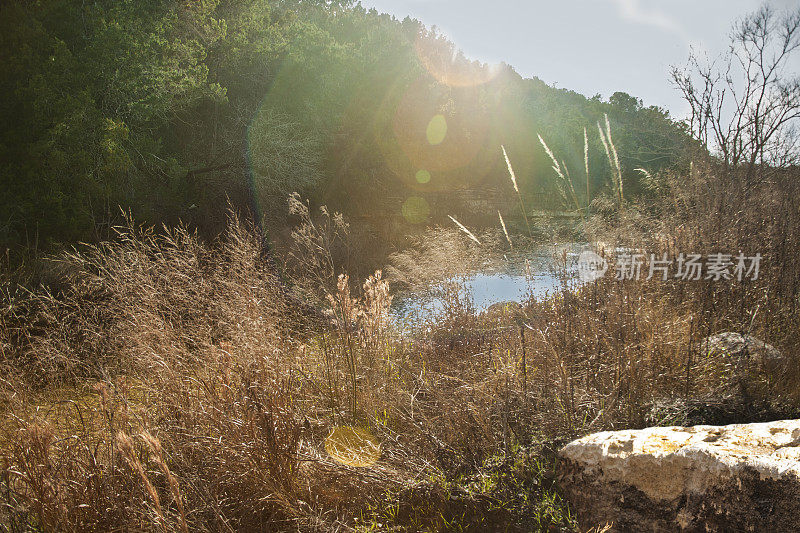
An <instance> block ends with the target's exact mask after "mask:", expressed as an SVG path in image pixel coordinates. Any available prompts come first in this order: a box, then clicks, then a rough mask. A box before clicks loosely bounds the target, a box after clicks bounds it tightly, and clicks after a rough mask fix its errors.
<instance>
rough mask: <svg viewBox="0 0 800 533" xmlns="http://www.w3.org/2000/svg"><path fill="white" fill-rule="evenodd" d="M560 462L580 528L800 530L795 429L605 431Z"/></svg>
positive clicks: (564, 453)
mask: <svg viewBox="0 0 800 533" xmlns="http://www.w3.org/2000/svg"><path fill="white" fill-rule="evenodd" d="M559 456H560V459H561V460H560V464H559V475H560V482H561V486H562V489H563V490H564V493H565V495H566V497H567V499H568V501H569V502H570V504H571V505H572V508H573V510H574V511H575V512H576V513H577V517H578V521H579V523H580V525H581V527H582V528H590V527H594V526H597V525H602V524H606V523H613V528H612V531H719V532H724V531H770V532H788V531H799V530H800V522H798V520H799V519H800V420H783V421H777V422H766V423H760V424H734V425H729V426H695V427H678V426H674V427H654V428H647V429H641V430H625V431H606V432H602V433H595V434H593V435H589V436H587V437H583V438H581V439H578V440H576V441H573V442H571V443H570V444H568V445H566V446H565V447H564V448H562V449H561V451H560V452H559Z"/></svg>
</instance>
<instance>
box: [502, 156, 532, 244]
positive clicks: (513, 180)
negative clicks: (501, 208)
mask: <svg viewBox="0 0 800 533" xmlns="http://www.w3.org/2000/svg"><path fill="white" fill-rule="evenodd" d="M500 148H501V149H502V150H503V157H504V158H505V160H506V166H507V167H508V175H509V176H511V184H512V185H513V186H514V191H516V193H517V199H519V208H520V209H521V210H522V218H524V219H525V227H527V228H528V237H530V236H531V225H530V223H528V213H527V212H526V211H525V204H524V203H523V202H522V194H521V193H520V192H519V187H518V186H517V176H516V174H514V169H513V168H512V167H511V160H509V159H508V153H506V147H505V146H503V145H502V144H501V145H500ZM503 230H504V231H505V225H503Z"/></svg>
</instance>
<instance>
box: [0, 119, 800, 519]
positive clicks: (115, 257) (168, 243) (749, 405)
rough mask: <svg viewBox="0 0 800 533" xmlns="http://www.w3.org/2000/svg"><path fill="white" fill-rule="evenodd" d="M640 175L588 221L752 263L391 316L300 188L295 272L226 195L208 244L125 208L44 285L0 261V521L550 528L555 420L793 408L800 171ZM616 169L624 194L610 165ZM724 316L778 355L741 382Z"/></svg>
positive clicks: (448, 292)
mask: <svg viewBox="0 0 800 533" xmlns="http://www.w3.org/2000/svg"><path fill="white" fill-rule="evenodd" d="M607 133H608V132H605V134H607ZM605 134H604V135H605ZM608 140H609V136H608V135H606V142H608ZM611 151H612V148H611V145H610V144H609V154H611ZM611 158H612V159H611V160H612V161H613V155H612V156H611ZM651 178H652V179H651V181H652V182H653V183H654V184H656V185H657V189H658V190H659V191H663V192H662V193H659V199H658V200H654V201H653V202H652V203H651V204H649V205H643V206H642V208H641V209H636V208H634V206H630V208H627V209H625V210H624V211H623V212H621V213H620V214H619V216H615V217H614V219H613V225H606V226H604V224H610V223H609V222H607V221H605V220H603V219H601V218H600V217H599V215H595V217H594V220H593V226H592V227H595V228H597V231H598V232H602V233H600V234H602V235H603V236H604V237H606V238H607V239H608V240H609V241H610V242H611V243H612V244H624V245H627V246H629V247H630V246H634V247H637V248H642V249H646V250H647V251H651V252H653V253H656V254H657V255H658V254H660V253H661V252H662V251H663V252H669V253H670V254H672V255H673V256H674V255H675V253H676V252H678V251H683V252H687V253H702V254H707V253H712V252H716V251H720V250H723V251H727V250H730V251H731V252H733V253H735V252H736V251H738V250H743V251H746V252H747V253H748V254H754V253H756V252H760V253H761V254H762V255H763V256H764V258H765V260H764V263H763V265H762V271H761V275H760V276H759V278H758V279H757V280H748V281H747V282H745V283H738V282H724V283H714V282H712V281H708V280H700V281H697V282H693V281H680V280H669V281H667V282H663V281H660V280H655V279H654V280H645V279H640V280H628V281H624V282H623V281H617V280H615V279H613V276H612V275H607V276H605V277H603V278H601V279H599V280H597V281H595V282H592V283H590V284H586V285H582V286H580V287H579V288H577V289H567V290H563V291H559V292H557V293H556V294H554V295H553V296H552V297H550V298H547V299H534V298H530V299H528V300H527V301H524V302H522V305H521V306H520V307H519V308H518V309H510V308H507V309H506V311H508V312H505V311H504V312H500V313H484V314H479V313H477V312H476V311H475V309H474V306H473V305H471V302H470V300H469V297H468V295H466V294H464V292H463V291H462V290H461V289H459V287H458V286H456V285H452V286H447V287H446V288H445V289H444V298H445V306H444V309H443V311H442V313H441V314H440V315H438V316H431V317H429V318H428V320H427V321H425V322H424V323H422V324H418V325H417V327H416V328H414V329H413V330H410V331H409V330H398V329H396V328H395V327H394V326H393V324H392V322H391V320H390V319H389V311H390V305H391V301H392V298H391V296H392V294H391V291H390V286H389V285H388V284H387V279H385V278H384V276H383V275H382V274H381V273H375V274H373V275H372V276H368V277H366V279H365V280H364V282H363V283H355V281H354V279H355V278H352V277H349V276H347V272H343V268H342V264H341V263H340V262H339V259H337V258H338V257H344V256H342V255H341V254H338V253H336V252H335V251H334V250H333V248H335V247H337V246H339V245H340V244H339V241H338V240H337V238H332V237H331V236H332V235H334V234H335V233H336V232H337V231H344V230H345V228H346V224H344V221H339V220H338V217H336V215H330V214H328V213H327V211H320V213H319V215H318V216H319V218H315V217H313V216H312V215H311V213H310V210H304V209H307V208H301V207H298V205H300V206H302V205H303V204H302V202H299V203H298V204H295V209H297V210H298V211H297V213H296V216H297V217H298V226H299V227H298V228H297V230H296V234H295V238H296V239H297V243H296V244H295V245H294V247H292V248H291V250H292V254H291V256H290V257H291V261H292V262H290V263H289V264H287V265H286V272H287V273H288V275H289V276H290V279H292V280H301V279H305V281H302V282H298V283H297V284H295V283H292V284H291V286H290V285H289V284H287V283H286V282H285V280H283V279H281V278H279V277H278V276H277V275H276V272H275V269H274V266H273V265H272V264H271V262H270V261H269V260H268V259H267V257H265V251H264V250H263V248H262V242H261V240H260V238H259V237H258V232H256V231H255V230H254V229H253V228H251V227H249V226H248V225H247V224H245V223H242V222H241V221H239V220H237V219H236V218H235V217H231V220H230V225H229V229H228V231H227V233H226V234H225V235H224V236H222V237H221V238H220V239H219V241H218V242H215V243H205V242H203V241H201V240H200V239H198V238H197V237H196V236H195V235H194V234H193V233H191V232H188V231H186V230H184V229H175V230H164V231H162V232H158V233H157V232H154V231H153V230H150V229H146V228H140V227H137V226H136V225H134V224H133V223H130V224H129V225H128V226H127V227H125V228H121V229H120V231H119V235H118V238H117V239H116V240H115V241H113V242H108V243H105V244H102V245H100V246H96V247H87V248H84V249H81V250H76V251H73V252H72V253H70V254H66V255H64V256H61V257H59V258H58V260H57V262H56V264H58V265H60V281H59V283H58V285H53V286H51V287H38V288H30V289H28V290H22V289H21V288H18V287H17V288H15V286H14V285H13V284H11V283H10V282H6V283H5V286H4V291H3V294H4V301H3V306H2V311H1V312H0V325H2V328H1V329H0V346H2V356H3V359H2V364H3V366H4V370H5V372H4V373H3V374H2V381H0V408H2V409H3V411H4V414H5V415H6V416H5V417H4V422H3V424H2V426H0V454H1V455H2V469H0V500H2V506H0V523H2V524H3V527H4V528H5V529H8V530H10V531H25V530H48V531H50V530H62V531H86V530H162V531H163V530H166V531H173V530H179V531H186V530H189V531H194V530H224V531H252V530H291V531H297V530H301V531H335V530H341V531H349V530H353V529H356V528H363V529H367V530H368V529H370V528H373V529H391V528H395V529H396V530H400V531H419V530H451V529H455V528H458V527H465V528H466V527H468V524H475V523H480V524H481V527H483V528H485V529H487V530H512V531H531V530H562V531H569V530H574V525H573V521H572V518H571V516H570V514H569V510H568V509H567V508H566V506H565V505H564V504H563V503H562V502H561V501H560V498H559V491H558V487H557V485H556V484H555V482H554V474H553V467H554V464H555V463H554V451H553V450H555V449H557V447H558V445H559V444H560V443H562V442H564V441H565V440H567V439H570V438H573V437H575V436H578V435H582V434H585V433H587V432H591V431H596V430H602V429H620V428H629V427H642V426H645V425H650V424H667V423H690V422H712V423H724V422H736V421H745V420H754V419H766V418H770V417H781V416H797V414H798V410H797V409H798V408H797V406H798V403H797V402H798V398H797V396H798V394H797V390H798V388H797V383H798V376H797V375H796V373H794V374H793V373H792V372H793V371H792V369H796V368H798V362H800V361H799V360H798V358H799V357H800V353H798V351H797V348H796V347H797V346H800V338H799V336H800V301H798V294H800V274H799V273H798V272H797V270H796V269H795V268H794V266H795V265H794V263H795V261H796V257H797V256H798V254H800V236H798V232H796V231H795V230H796V228H797V227H800V210H799V208H798V205H800V202H798V198H800V187H798V185H797V183H798V182H797V180H796V179H795V178H796V176H794V175H793V174H791V173H789V172H786V173H784V174H780V173H777V174H775V176H774V177H773V178H772V179H771V181H770V182H769V183H764V184H763V185H759V186H748V187H749V188H748V190H747V191H745V190H744V187H745V184H744V182H742V183H739V184H731V183H730V182H729V181H726V180H724V179H723V178H720V177H719V176H718V174H717V173H716V172H715V169H714V167H713V165H712V164H710V163H704V164H701V163H699V162H698V164H696V165H695V166H694V172H693V177H692V179H691V180H687V179H684V177H682V176H679V175H670V174H665V173H661V174H655V175H653V176H651ZM615 194H617V198H618V199H619V201H620V202H621V201H622V194H621V187H620V188H618V190H617V193H615ZM745 196H746V197H747V198H748V199H749V202H743V201H742V199H743V198H744V197H745ZM329 222H330V223H331V225H330V226H327V225H326V224H328V223H329ZM642 228H646V230H645V231H643V230H642ZM464 229H466V228H463V229H462V231H463V230H464ZM467 231H469V230H467ZM497 233H498V235H497V238H498V239H502V237H501V236H499V231H498V232H497ZM448 239H449V240H448ZM428 240H429V242H427V248H425V247H423V248H422V249H421V251H420V252H419V253H417V254H410V255H408V257H407V260H408V262H409V263H414V264H417V265H419V266H420V268H421V269H423V270H435V269H436V268H438V267H441V266H442V263H443V262H444V259H443V256H441V255H435V256H434V257H427V258H426V254H427V253H428V252H430V253H431V254H434V253H435V252H437V251H438V252H441V251H442V250H444V249H449V248H450V247H451V246H452V247H454V249H458V250H462V252H463V254H465V255H464V258H468V257H472V256H471V255H468V254H472V253H474V250H473V249H475V248H480V247H484V246H487V243H488V242H489V241H490V239H489V238H487V237H484V235H483V234H481V239H478V238H477V237H476V238H475V241H477V242H478V243H482V244H481V246H476V245H472V244H469V243H468V242H466V239H463V238H461V239H460V241H465V242H462V243H458V242H456V241H457V240H459V239H455V238H450V237H445V236H443V234H441V232H439V233H436V232H434V233H433V234H432V237H429V239H428ZM451 241H453V242H451ZM458 246H461V248H458ZM426 250H427V251H426ZM315 255H319V257H316V258H315ZM562 259H563V260H564V261H565V262H566V257H564V258H562ZM610 259H613V257H611V258H610ZM457 260H459V261H461V256H459V258H458V259H457ZM565 267H566V265H565ZM437 272H438V271H437ZM564 272H565V275H566V268H565V271H564ZM389 279H390V280H391V279H392V275H390V276H389ZM298 286H299V287H304V288H305V289H306V290H303V291H300V294H299V295H298V294H297V293H296V291H295V287H298ZM301 296H302V297H303V298H305V300H304V301H305V302H306V304H307V305H300V304H299V303H298V302H299V301H300V300H299V298H300V297H301ZM309 306H310V307H311V309H315V310H316V311H312V310H311V309H309ZM318 315H323V316H324V318H322V317H321V316H318ZM520 327H522V328H524V330H523V331H524V334H522V335H520ZM727 330H734V331H741V332H744V333H749V334H752V335H755V336H757V337H760V338H762V339H764V340H766V341H767V342H769V343H771V344H773V345H774V346H776V347H778V348H779V349H780V350H782V352H783V354H784V356H785V357H786V360H787V362H786V365H785V368H786V369H787V371H786V372H785V373H784V374H782V375H774V374H771V373H769V372H768V371H767V370H766V369H764V368H761V367H759V366H758V365H755V366H750V367H748V368H747V369H746V379H747V385H748V386H747V387H746V388H742V389H739V388H736V387H732V388H728V389H721V388H720V383H721V381H720V379H721V377H724V375H725V374H726V372H727V367H726V366H725V364H726V363H725V362H724V361H721V360H718V359H713V358H710V356H708V355H707V354H704V353H703V351H702V349H701V346H702V339H703V338H704V337H706V336H707V335H710V334H713V333H716V332H719V331H727ZM342 426H348V427H350V426H352V427H355V428H357V430H358V432H359V434H363V435H368V436H369V437H370V438H371V439H373V440H374V441H375V442H377V443H380V448H379V449H380V457H379V458H378V459H377V462H374V464H371V466H359V467H356V466H353V465H350V464H345V463H342V462H340V461H337V459H336V458H335V457H332V456H330V455H328V454H327V453H326V451H325V441H326V438H327V437H328V436H329V435H331V434H332V433H333V431H334V430H335V429H336V428H338V427H342ZM369 463H370V462H366V464H369ZM378 524H380V526H379V525H378Z"/></svg>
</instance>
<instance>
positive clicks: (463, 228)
mask: <svg viewBox="0 0 800 533" xmlns="http://www.w3.org/2000/svg"><path fill="white" fill-rule="evenodd" d="M447 217H448V218H449V219H450V220H452V221H453V222H455V224H456V226H458V229H460V230H461V231H463V232H464V233H466V234H467V237H469V238H470V239H472V240H473V241H475V242H476V243H478V244H480V243H481V241H479V240H478V238H477V237H476V236H475V235H473V234H472V232H471V231H470V230H468V229H467V228H466V227H465V226H464V224H462V223H461V222H459V221H458V220H456V219H455V218H453V217H452V216H450V215H447Z"/></svg>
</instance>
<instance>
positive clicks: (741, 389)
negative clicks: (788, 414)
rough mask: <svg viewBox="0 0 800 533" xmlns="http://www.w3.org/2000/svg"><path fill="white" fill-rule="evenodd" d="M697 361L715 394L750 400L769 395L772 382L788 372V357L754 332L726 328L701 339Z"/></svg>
mask: <svg viewBox="0 0 800 533" xmlns="http://www.w3.org/2000/svg"><path fill="white" fill-rule="evenodd" d="M698 363H699V364H700V366H701V372H700V374H701V375H702V376H704V377H705V378H706V379H707V380H708V384H709V385H710V387H709V388H710V391H711V392H712V394H714V395H716V396H722V397H727V396H736V395H741V396H742V397H745V398H746V399H748V400H750V399H764V398H766V397H768V396H769V392H770V391H769V389H770V385H771V384H774V383H775V382H777V381H780V380H781V379H782V378H783V377H784V376H785V375H786V373H787V370H788V366H789V359H788V358H787V357H784V356H783V355H782V354H781V352H779V351H778V350H777V349H775V348H774V347H773V346H771V345H769V344H767V343H765V342H763V341H761V340H759V339H757V338H755V337H753V336H750V335H742V334H741V333H736V332H733V331H727V332H724V333H717V334H716V335H711V336H710V337H706V338H705V339H704V340H703V341H702V342H701V343H700V361H698Z"/></svg>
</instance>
